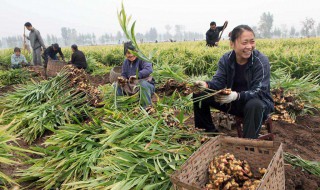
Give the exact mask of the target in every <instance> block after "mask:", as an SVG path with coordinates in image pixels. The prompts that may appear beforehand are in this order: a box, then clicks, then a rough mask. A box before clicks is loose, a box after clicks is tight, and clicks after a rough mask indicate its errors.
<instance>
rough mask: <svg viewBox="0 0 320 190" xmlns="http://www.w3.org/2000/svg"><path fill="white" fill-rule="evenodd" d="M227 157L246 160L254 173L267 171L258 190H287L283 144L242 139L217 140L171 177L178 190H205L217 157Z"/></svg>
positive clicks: (208, 143)
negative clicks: (259, 169)
mask: <svg viewBox="0 0 320 190" xmlns="http://www.w3.org/2000/svg"><path fill="white" fill-rule="evenodd" d="M226 153H231V154H234V156H235V157H236V158H237V159H240V160H247V161H248V162H249V164H250V166H251V168H252V171H253V172H257V170H258V168H259V167H260V168H267V173H266V174H265V175H264V176H263V178H262V179H261V183H260V185H259V187H258V188H257V189H258V190H284V189H285V175H284V161H283V151H282V144H280V143H276V142H272V141H259V140H250V139H242V138H233V137H224V136H217V137H215V138H212V139H211V140H209V141H208V142H207V143H205V144H204V145H202V146H201V147H200V148H199V149H198V150H197V151H196V152H194V153H193V154H192V155H191V157H190V158H189V159H188V160H187V161H186V163H184V164H183V165H182V166H181V168H180V169H179V170H177V171H175V172H174V173H173V174H172V175H171V182H172V183H173V187H174V189H175V190H204V189H206V188H205V185H206V183H207V182H208V166H209V163H210V162H211V161H212V160H213V158H214V157H216V156H220V155H223V154H226Z"/></svg>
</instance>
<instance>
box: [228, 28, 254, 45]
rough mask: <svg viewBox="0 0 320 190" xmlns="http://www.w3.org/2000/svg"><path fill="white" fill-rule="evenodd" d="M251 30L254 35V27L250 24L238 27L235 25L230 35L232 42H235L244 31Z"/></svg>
mask: <svg viewBox="0 0 320 190" xmlns="http://www.w3.org/2000/svg"><path fill="white" fill-rule="evenodd" d="M245 30H246V31H249V32H252V33H253V35H254V32H253V30H252V28H250V26H248V25H239V26H237V27H235V28H234V29H233V30H232V31H231V33H230V34H229V37H230V41H231V42H235V41H236V39H237V38H238V37H239V36H240V35H241V34H242V33H243V32H244V31H245Z"/></svg>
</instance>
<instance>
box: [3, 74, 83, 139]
mask: <svg viewBox="0 0 320 190" xmlns="http://www.w3.org/2000/svg"><path fill="white" fill-rule="evenodd" d="M86 101H87V97H86V95H85V94H84V93H79V92H77V91H76V89H75V88H74V87H72V85H71V81H70V79H69V78H68V73H60V74H59V75H58V76H56V77H55V78H53V79H51V80H49V81H43V82H41V83H31V84H27V85H22V86H20V87H17V88H16V91H14V92H11V93H9V94H6V95H5V96H4V97H2V98H1V99H0V110H4V113H5V114H3V115H1V117H0V127H1V126H3V125H7V124H10V127H9V129H8V130H9V131H11V132H13V133H16V134H19V135H21V136H22V137H23V138H24V139H25V140H26V141H27V142H29V143H31V142H33V141H34V140H35V139H37V138H38V137H40V136H42V135H43V133H44V131H45V130H51V131H54V130H55V129H56V128H57V127H58V126H60V125H64V124H66V123H71V122H72V121H73V117H78V118H82V116H81V115H82V112H83V111H84V110H85V109H86Z"/></svg>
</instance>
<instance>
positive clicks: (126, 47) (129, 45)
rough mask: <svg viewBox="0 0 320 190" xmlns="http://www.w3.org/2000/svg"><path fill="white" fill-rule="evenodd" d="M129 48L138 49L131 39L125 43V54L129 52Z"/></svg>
mask: <svg viewBox="0 0 320 190" xmlns="http://www.w3.org/2000/svg"><path fill="white" fill-rule="evenodd" d="M129 50H131V51H136V48H135V47H134V46H133V44H132V42H131V41H128V42H125V43H124V47H123V54H124V55H126V53H127V52H129Z"/></svg>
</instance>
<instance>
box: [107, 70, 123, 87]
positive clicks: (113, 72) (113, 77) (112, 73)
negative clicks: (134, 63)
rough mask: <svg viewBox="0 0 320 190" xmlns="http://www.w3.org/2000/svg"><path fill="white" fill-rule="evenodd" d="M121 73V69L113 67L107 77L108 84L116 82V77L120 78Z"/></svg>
mask: <svg viewBox="0 0 320 190" xmlns="http://www.w3.org/2000/svg"><path fill="white" fill-rule="evenodd" d="M121 72H122V67H121V66H116V67H113V68H112V69H111V71H110V75H109V80H110V83H113V82H116V81H118V77H120V76H121Z"/></svg>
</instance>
